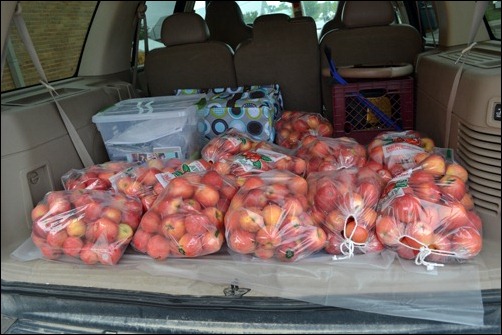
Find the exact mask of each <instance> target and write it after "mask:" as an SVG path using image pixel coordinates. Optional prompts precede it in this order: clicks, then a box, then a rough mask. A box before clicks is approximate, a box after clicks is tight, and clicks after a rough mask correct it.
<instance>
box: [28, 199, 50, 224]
mask: <svg viewBox="0 0 502 335" xmlns="http://www.w3.org/2000/svg"><path fill="white" fill-rule="evenodd" d="M48 211H49V206H48V205H47V204H44V203H38V204H37V205H36V206H35V207H34V208H33V209H32V210H31V220H32V221H33V222H35V221H37V220H38V219H40V218H41V217H43V216H44V215H45V214H47V212H48Z"/></svg>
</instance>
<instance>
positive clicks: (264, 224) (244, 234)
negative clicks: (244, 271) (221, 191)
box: [225, 170, 326, 262]
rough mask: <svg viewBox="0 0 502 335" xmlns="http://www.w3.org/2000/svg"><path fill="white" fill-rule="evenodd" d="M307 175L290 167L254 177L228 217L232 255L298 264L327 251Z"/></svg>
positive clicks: (244, 188) (238, 193)
mask: <svg viewBox="0 0 502 335" xmlns="http://www.w3.org/2000/svg"><path fill="white" fill-rule="evenodd" d="M307 190H308V186H307V181H306V180H305V178H303V177H301V176H298V175H296V174H294V173H292V172H289V171H285V170H272V171H267V172H263V173H260V174H256V175H253V176H249V177H247V178H246V181H245V182H244V184H243V185H242V186H241V188H240V189H239V191H238V192H237V194H236V195H235V196H234V198H233V199H232V202H231V203H230V207H229V209H228V211H227V214H226V215H225V238H226V241H227V245H228V247H229V249H230V250H231V251H233V253H232V254H233V255H234V256H237V257H244V260H246V259H249V258H251V259H252V258H253V257H256V258H259V259H262V260H266V259H271V260H279V261H283V262H294V261H297V260H300V259H303V258H305V257H307V256H309V255H311V254H313V253H315V252H318V251H320V250H322V249H323V248H324V246H325V243H326V233H325V232H324V230H323V229H322V228H321V227H319V226H318V225H317V224H315V222H314V221H313V220H312V218H311V217H310V214H309V213H308V202H307Z"/></svg>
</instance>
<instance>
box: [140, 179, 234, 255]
mask: <svg viewBox="0 0 502 335" xmlns="http://www.w3.org/2000/svg"><path fill="white" fill-rule="evenodd" d="M236 192H237V187H236V186H235V180H234V179H231V178H229V177H228V176H222V175H220V174H219V173H218V172H216V171H213V170H210V171H202V172H188V173H186V174H183V175H181V176H179V177H176V178H174V179H171V180H170V181H169V183H168V184H167V186H166V187H165V189H164V190H163V191H162V193H160V194H159V196H158V197H157V199H156V200H155V202H154V203H153V205H152V207H151V208H150V210H149V211H147V212H146V213H145V214H144V215H143V217H142V218H141V222H140V224H139V227H138V230H137V231H136V233H135V234H134V237H133V240H132V242H131V246H132V247H133V248H134V249H136V250H137V251H139V252H141V253H144V254H147V255H148V256H150V257H152V258H154V259H156V260H164V259H166V258H168V257H198V256H203V255H208V254H212V253H215V252H217V251H219V250H220V248H221V246H222V245H223V243H224V234H225V231H224V227H223V217H224V215H225V213H226V211H227V209H228V206H229V204H230V200H231V199H232V197H233V196H234V194H235V193H236Z"/></svg>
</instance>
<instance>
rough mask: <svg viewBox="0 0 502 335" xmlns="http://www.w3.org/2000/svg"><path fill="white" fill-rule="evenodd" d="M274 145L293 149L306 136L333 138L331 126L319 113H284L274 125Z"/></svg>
mask: <svg viewBox="0 0 502 335" xmlns="http://www.w3.org/2000/svg"><path fill="white" fill-rule="evenodd" d="M275 129H276V133H277V135H276V143H277V144H278V145H280V146H283V147H285V148H288V149H295V148H297V147H298V145H299V144H300V141H301V140H302V139H303V138H304V137H305V136H308V135H312V136H315V137H318V136H320V137H331V136H333V126H332V125H331V123H330V122H329V121H328V119H326V118H324V117H323V116H322V115H321V114H319V113H307V112H302V111H284V112H283V113H282V116H281V118H280V119H279V120H277V121H276V123H275Z"/></svg>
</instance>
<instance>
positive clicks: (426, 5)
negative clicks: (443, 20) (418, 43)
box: [417, 1, 439, 47]
mask: <svg viewBox="0 0 502 335" xmlns="http://www.w3.org/2000/svg"><path fill="white" fill-rule="evenodd" d="M417 7H418V15H419V25H420V31H422V34H423V36H424V39H425V45H426V46H431V47H436V46H437V44H438V42H439V26H438V23H437V17H436V11H435V8H434V6H433V4H432V1H417Z"/></svg>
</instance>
